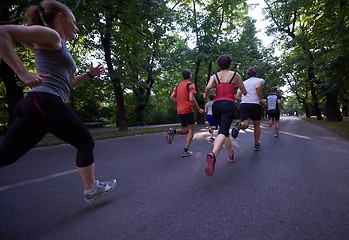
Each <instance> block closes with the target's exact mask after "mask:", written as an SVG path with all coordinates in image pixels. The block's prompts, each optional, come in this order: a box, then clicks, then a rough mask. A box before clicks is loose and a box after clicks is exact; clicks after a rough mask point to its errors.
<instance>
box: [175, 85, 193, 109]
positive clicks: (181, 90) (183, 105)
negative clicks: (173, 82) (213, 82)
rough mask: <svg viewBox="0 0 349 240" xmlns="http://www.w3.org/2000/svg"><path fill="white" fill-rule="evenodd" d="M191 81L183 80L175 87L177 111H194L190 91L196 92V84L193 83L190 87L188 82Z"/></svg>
mask: <svg viewBox="0 0 349 240" xmlns="http://www.w3.org/2000/svg"><path fill="white" fill-rule="evenodd" d="M188 83H191V82H190V81H189V80H183V81H182V82H181V83H180V84H178V86H177V87H176V88H175V89H174V92H175V94H176V97H177V113H178V114H188V113H192V112H194V109H193V105H192V103H191V101H190V99H189V93H194V94H195V93H196V90H195V85H194V84H193V83H191V84H190V85H189V86H188V87H187V84H188Z"/></svg>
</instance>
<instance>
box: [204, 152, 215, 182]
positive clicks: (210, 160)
mask: <svg viewBox="0 0 349 240" xmlns="http://www.w3.org/2000/svg"><path fill="white" fill-rule="evenodd" d="M206 162H207V165H206V167H205V173H206V175H207V176H209V177H212V176H213V174H214V167H215V166H214V165H215V159H214V155H213V156H212V154H207V155H206Z"/></svg>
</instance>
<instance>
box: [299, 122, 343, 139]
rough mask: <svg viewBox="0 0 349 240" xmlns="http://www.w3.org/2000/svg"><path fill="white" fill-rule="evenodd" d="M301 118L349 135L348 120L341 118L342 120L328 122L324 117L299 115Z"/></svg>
mask: <svg viewBox="0 0 349 240" xmlns="http://www.w3.org/2000/svg"><path fill="white" fill-rule="evenodd" d="M301 118H302V119H304V120H307V121H309V122H313V123H316V124H319V125H322V126H324V127H326V128H328V129H331V130H334V131H336V132H338V133H341V134H343V135H345V136H347V137H349V120H343V121H342V122H328V121H326V119H324V120H317V119H316V118H306V117H301Z"/></svg>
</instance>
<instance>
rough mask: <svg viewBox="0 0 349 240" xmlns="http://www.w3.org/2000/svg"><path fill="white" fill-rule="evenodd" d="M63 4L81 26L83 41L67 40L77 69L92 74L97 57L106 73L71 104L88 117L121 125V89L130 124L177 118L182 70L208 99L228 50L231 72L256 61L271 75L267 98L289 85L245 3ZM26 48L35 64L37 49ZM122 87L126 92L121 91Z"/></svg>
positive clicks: (110, 0)
mask: <svg viewBox="0 0 349 240" xmlns="http://www.w3.org/2000/svg"><path fill="white" fill-rule="evenodd" d="M37 2H39V1H37ZM62 2H63V3H65V4H66V5H68V6H69V7H70V8H71V9H72V11H73V13H74V14H75V16H76V19H77V23H78V27H79V30H80V32H79V37H78V39H77V40H76V41H74V42H71V43H69V44H68V47H69V49H70V51H71V53H72V55H73V57H74V59H75V61H76V64H77V66H78V71H77V73H76V74H77V75H79V74H82V73H84V72H86V71H87V70H88V67H89V64H90V62H91V61H94V62H96V61H97V62H100V63H102V64H104V65H105V68H106V70H107V71H106V74H105V75H104V76H102V77H100V78H98V79H94V80H91V81H89V82H87V83H85V84H83V85H81V86H78V87H76V88H74V89H72V93H71V99H70V101H69V104H70V105H71V106H72V108H73V109H74V110H75V111H76V112H77V113H78V115H79V116H80V117H81V119H82V120H83V121H85V122H94V121H100V120H104V119H106V121H107V123H115V122H117V120H118V119H119V118H120V115H119V109H120V108H121V107H122V106H121V105H119V104H120V102H119V103H118V102H117V99H120V95H118V94H121V95H122V98H121V99H122V101H123V102H124V104H125V106H126V116H127V120H128V124H129V125H143V124H157V123H167V122H177V121H178V118H177V113H176V107H175V104H174V103H173V102H172V101H170V100H169V96H170V94H171V92H172V91H173V88H174V87H175V86H176V84H177V83H179V82H180V81H181V80H182V77H181V72H182V70H183V69H186V68H188V69H191V70H192V72H193V73H194V77H195V84H196V86H197V90H198V94H197V98H198V100H199V101H201V103H203V99H202V97H201V96H202V93H203V91H204V88H205V86H206V83H207V80H208V78H209V76H210V75H212V74H213V73H214V72H216V71H218V70H219V69H218V66H217V64H216V59H217V57H218V56H219V55H221V54H225V53H227V54H230V55H232V57H233V65H232V70H236V71H238V72H240V73H241V75H242V76H243V77H244V78H247V76H246V70H247V68H248V67H249V66H252V65H258V66H260V69H261V72H260V77H263V78H265V79H266V87H265V88H264V91H265V92H264V95H267V94H268V92H269V89H270V87H271V86H273V85H277V86H279V87H281V86H282V85H283V84H284V78H282V77H281V74H280V69H281V67H280V66H279V65H278V61H277V59H276V58H274V57H273V56H272V55H273V50H272V49H264V48H263V47H262V45H261V41H260V40H259V39H257V38H256V28H255V26H254V24H255V22H254V20H252V19H251V18H249V17H247V10H248V5H247V4H246V1H245V0H223V1H216V0H210V1H186V0H181V1H176V2H175V1H170V2H168V1H164V0H158V1H150V0H128V1H126V0H121V1H120V0H93V1H92V0H87V1H81V0H62ZM14 8H15V9H17V7H14ZM18 11H21V13H23V11H24V9H23V8H18ZM19 51H20V54H21V57H22V59H23V61H24V62H26V63H28V64H29V65H28V67H29V68H30V69H34V68H33V59H32V54H31V53H30V52H28V51H22V50H21V49H20V50H19ZM116 86H117V87H120V88H121V90H122V91H121V92H117V91H116V90H115V89H116Z"/></svg>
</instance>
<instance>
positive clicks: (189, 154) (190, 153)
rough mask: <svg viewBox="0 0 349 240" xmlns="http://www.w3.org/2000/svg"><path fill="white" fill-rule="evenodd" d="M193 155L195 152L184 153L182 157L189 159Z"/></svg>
mask: <svg viewBox="0 0 349 240" xmlns="http://www.w3.org/2000/svg"><path fill="white" fill-rule="evenodd" d="M191 155H193V152H191V151H184V152H183V153H182V157H189V156H191Z"/></svg>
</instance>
